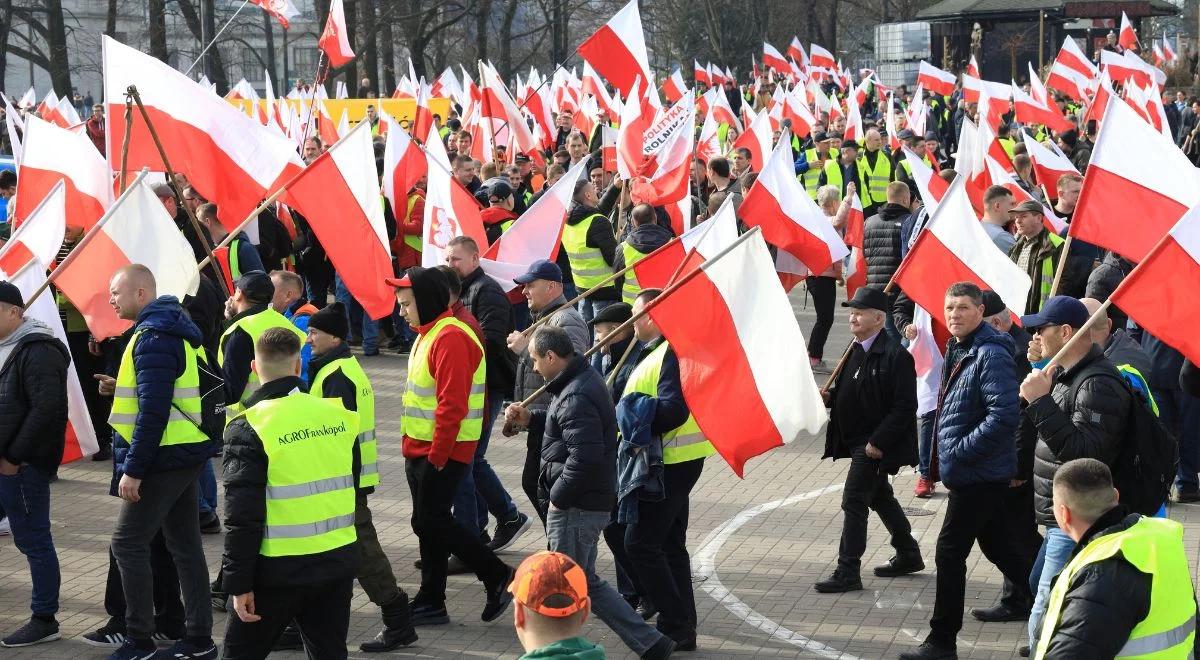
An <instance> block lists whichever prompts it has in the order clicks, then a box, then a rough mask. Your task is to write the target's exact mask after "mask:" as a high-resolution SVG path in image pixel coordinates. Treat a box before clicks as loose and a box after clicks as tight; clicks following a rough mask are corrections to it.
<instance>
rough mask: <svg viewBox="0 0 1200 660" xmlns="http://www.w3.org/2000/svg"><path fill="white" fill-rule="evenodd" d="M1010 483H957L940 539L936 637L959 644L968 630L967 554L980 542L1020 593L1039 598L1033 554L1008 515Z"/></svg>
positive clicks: (932, 633)
mask: <svg viewBox="0 0 1200 660" xmlns="http://www.w3.org/2000/svg"><path fill="white" fill-rule="evenodd" d="M1007 490H1008V484H972V485H970V486H964V487H961V488H951V489H950V495H949V497H948V498H947V501H946V517H945V518H944V519H943V520H942V531H941V532H940V533H939V534H938V540H937V560H936V561H937V598H936V600H935V601H934V605H933V617H932V618H930V620H929V627H930V629H931V630H930V633H929V638H928V639H930V640H932V641H934V642H937V643H938V644H941V645H946V646H955V645H956V642H955V636H956V635H958V631H960V630H962V620H963V602H964V600H965V598H966V588H967V557H969V556H970V554H971V547H972V546H974V545H975V542H976V541H979V549H980V550H982V551H983V554H984V556H985V557H987V559H988V561H990V562H992V563H993V564H995V565H996V567H997V568H999V569H1000V572H1001V573H1003V574H1004V577H1006V578H1008V579H1009V580H1010V581H1011V582H1012V583H1013V587H1014V589H1015V591H1016V594H1017V596H1018V597H1020V598H1024V599H1026V600H1028V601H1029V602H1032V601H1033V598H1032V594H1030V591H1029V584H1028V582H1029V571H1030V570H1031V569H1032V568H1033V561H1032V558H1028V557H1026V556H1024V554H1023V553H1021V552H1018V551H1017V546H1016V543H1015V542H1014V540H1013V538H1012V536H1011V534H1010V532H1009V529H1008V521H1007V517H1006V515H1005V504H1004V496H1005V493H1006V491H1007Z"/></svg>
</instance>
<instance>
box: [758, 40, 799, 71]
mask: <svg viewBox="0 0 1200 660" xmlns="http://www.w3.org/2000/svg"><path fill="white" fill-rule="evenodd" d="M762 62H763V66H766V67H769V68H771V69H774V70H775V71H778V72H779V73H782V74H783V75H787V74H789V73H791V72H792V67H791V65H790V64H788V61H787V58H786V57H784V56H783V54H782V53H780V52H779V49H778V48H775V47H774V46H772V45H771V44H769V43H767V42H765V41H764V42H763V58H762Z"/></svg>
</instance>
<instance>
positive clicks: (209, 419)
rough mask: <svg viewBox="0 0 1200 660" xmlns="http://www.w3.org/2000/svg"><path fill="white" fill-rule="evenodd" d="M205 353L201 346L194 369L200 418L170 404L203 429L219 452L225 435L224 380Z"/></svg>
mask: <svg viewBox="0 0 1200 660" xmlns="http://www.w3.org/2000/svg"><path fill="white" fill-rule="evenodd" d="M207 353H208V351H207V350H205V349H204V348H203V347H202V348H201V349H200V352H199V354H198V358H199V359H198V360H197V361H196V370H197V371H198V372H199V375H200V419H198V420H197V419H195V418H193V417H192V416H191V415H190V414H188V413H186V412H184V411H183V410H182V409H180V408H179V406H176V405H175V404H174V403H172V404H171V405H172V406H175V409H176V410H178V411H179V413H180V414H181V415H183V416H184V417H186V418H187V420H188V421H189V422H191V423H192V424H195V425H196V428H198V429H200V430H201V431H203V432H204V435H207V436H208V439H209V440H211V441H213V442H214V443H216V446H217V450H216V451H217V453H220V447H221V444H222V441H223V438H224V435H225V380H224V379H223V378H221V374H220V373H219V372H218V371H217V370H216V369H214V368H213V367H212V366H210V364H211V362H210V361H209V360H208V358H207Z"/></svg>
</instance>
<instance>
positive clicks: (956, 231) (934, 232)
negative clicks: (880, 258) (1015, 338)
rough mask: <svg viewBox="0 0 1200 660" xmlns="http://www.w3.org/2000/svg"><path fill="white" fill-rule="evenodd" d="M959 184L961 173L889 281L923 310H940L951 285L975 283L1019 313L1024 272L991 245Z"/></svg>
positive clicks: (1025, 290) (1026, 282) (1024, 290)
mask: <svg viewBox="0 0 1200 660" xmlns="http://www.w3.org/2000/svg"><path fill="white" fill-rule="evenodd" d="M964 184H965V180H964V178H963V177H961V176H960V177H957V178H956V179H955V180H954V182H953V183H951V184H950V189H949V190H948V191H946V196H945V197H943V198H942V202H941V204H939V205H938V208H937V211H936V212H935V213H934V214H933V215H932V216H931V217H930V218H929V224H928V225H927V227H926V229H927V231H922V232H921V235H920V236H919V237H918V238H917V242H916V243H915V244H913V246H912V249H910V250H909V251H908V255H907V256H905V258H904V261H903V262H902V263H901V264H900V268H899V269H897V270H896V274H895V276H894V280H895V282H896V284H897V285H898V286H899V287H900V288H901V290H903V291H904V293H905V294H907V295H908V297H909V298H912V300H913V302H914V303H916V304H917V305H920V306H921V307H924V308H925V309H941V308H942V306H943V303H944V302H945V296H946V289H948V288H949V287H950V285H951V284H954V283H955V282H974V283H975V284H977V285H978V286H979V287H980V288H983V289H991V290H993V291H995V292H996V293H998V294H999V295H1000V298H1001V299H1002V300H1003V301H1004V304H1005V305H1006V306H1007V307H1008V308H1009V309H1010V310H1012V311H1013V313H1014V314H1017V315H1018V316H1019V315H1021V314H1024V313H1025V312H1024V310H1025V297H1026V295H1027V294H1028V293H1029V287H1030V285H1031V283H1030V280H1029V276H1028V275H1026V274H1025V271H1023V270H1022V269H1021V268H1020V267H1019V266H1017V264H1015V263H1013V261H1012V260H1011V259H1009V258H1008V255H1006V254H1004V253H1003V252H1001V251H1000V250H997V249H996V246H995V245H993V244H992V240H991V239H990V238H988V235H987V232H986V231H984V229H983V225H982V224H980V222H979V221H978V220H977V219H976V216H975V213H974V211H973V210H972V209H971V202H970V200H969V199H967V195H966V190H965V189H964Z"/></svg>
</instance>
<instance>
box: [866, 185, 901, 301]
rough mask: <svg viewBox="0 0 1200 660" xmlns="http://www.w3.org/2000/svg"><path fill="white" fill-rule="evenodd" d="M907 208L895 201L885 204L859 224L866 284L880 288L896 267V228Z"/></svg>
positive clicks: (897, 233) (897, 261) (889, 278)
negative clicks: (860, 226) (865, 267)
mask: <svg viewBox="0 0 1200 660" xmlns="http://www.w3.org/2000/svg"><path fill="white" fill-rule="evenodd" d="M909 215H910V212H909V210H908V209H906V208H904V207H903V206H900V205H899V204H886V205H884V206H883V207H882V208H880V209H879V213H877V214H876V215H873V216H871V217H870V218H867V222H866V224H865V225H864V226H863V256H864V257H865V258H866V260H867V286H874V287H878V288H883V287H885V286H887V283H888V282H889V281H890V280H891V279H892V274H893V273H895V272H896V269H897V268H899V267H900V260H901V256H900V243H901V240H900V228H901V226H902V225H903V224H904V220H905V219H907V218H908V216H909Z"/></svg>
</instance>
